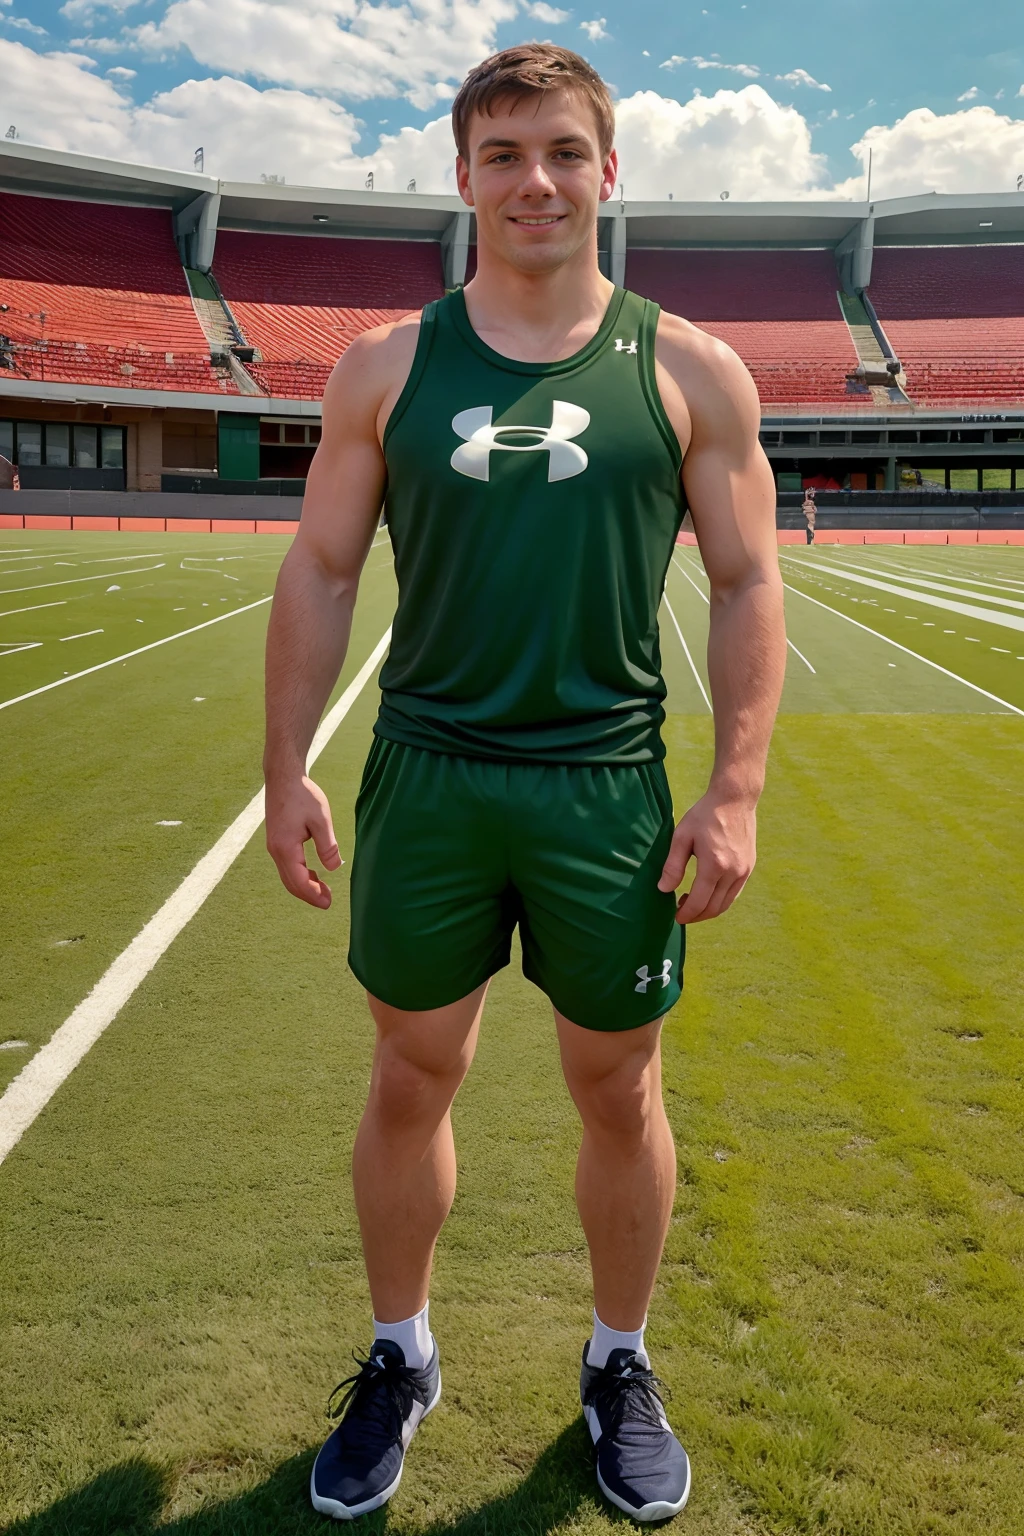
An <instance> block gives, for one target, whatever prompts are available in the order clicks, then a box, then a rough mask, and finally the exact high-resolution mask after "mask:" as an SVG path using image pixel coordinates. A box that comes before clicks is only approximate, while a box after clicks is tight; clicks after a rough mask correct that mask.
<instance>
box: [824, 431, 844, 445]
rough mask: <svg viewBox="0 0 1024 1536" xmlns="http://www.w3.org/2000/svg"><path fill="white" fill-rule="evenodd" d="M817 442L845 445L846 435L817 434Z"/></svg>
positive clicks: (839, 433) (842, 433)
mask: <svg viewBox="0 0 1024 1536" xmlns="http://www.w3.org/2000/svg"><path fill="white" fill-rule="evenodd" d="M818 442H819V443H845V442H846V433H845V432H819V433H818Z"/></svg>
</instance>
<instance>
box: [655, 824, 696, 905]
mask: <svg viewBox="0 0 1024 1536" xmlns="http://www.w3.org/2000/svg"><path fill="white" fill-rule="evenodd" d="M692 856H693V837H692V835H691V834H690V833H689V832H684V831H683V830H682V828H681V826H680V827H676V830H675V832H674V833H673V835H672V846H671V848H670V849H669V851H668V858H667V859H666V860H665V864H664V868H663V869H662V871H661V878H660V879H659V881H658V890H659V891H674V890H676V889H677V887H678V886H679V885H681V884H682V879H683V876H684V875H685V873H686V866H687V864H689V862H690V859H691V858H692Z"/></svg>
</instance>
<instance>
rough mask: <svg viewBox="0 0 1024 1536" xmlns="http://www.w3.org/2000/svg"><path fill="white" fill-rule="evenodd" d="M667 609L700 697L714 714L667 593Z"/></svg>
mask: <svg viewBox="0 0 1024 1536" xmlns="http://www.w3.org/2000/svg"><path fill="white" fill-rule="evenodd" d="M665 607H666V608H667V609H668V616H669V618H670V619H671V620H672V623H673V624H674V625H675V627H676V634H677V635H678V636H679V644H680V645H681V646H682V648H683V652H684V654H685V656H686V659H687V661H688V662H689V663H690V671H691V672H692V673H693V675H694V677H695V678H696V680H697V687H698V688H699V689H700V696H701V698H702V699H703V700H704V703H705V704H706V705H707V707H708V709H709V710H710V712H711V713H712V714H714V710H713V709H711V700H710V699H709V698H708V696H707V692H706V690H705V688H704V684H703V683H702V682H701V680H700V673H699V672H698V671H697V668H696V667H695V666H694V664H693V657H692V656H691V655H690V647H689V646H688V645H687V643H686V641H685V640H684V639H683V632H682V630H681V629H680V628H679V620H678V619H677V618H676V616H675V614H674V613H673V612H672V604H671V603H670V602H669V600H668V593H667V592H666V593H665Z"/></svg>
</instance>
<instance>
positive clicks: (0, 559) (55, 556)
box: [0, 549, 75, 565]
mask: <svg viewBox="0 0 1024 1536" xmlns="http://www.w3.org/2000/svg"><path fill="white" fill-rule="evenodd" d="M74 553H75V551H74V550H73V549H55V550H54V551H53V553H52V554H49V553H48V552H47V551H46V550H45V549H25V550H22V552H21V554H20V555H9V554H7V553H6V551H5V552H3V553H0V565H13V564H14V562H15V561H16V560H61V559H63V557H64V556H65V555H73V554H74Z"/></svg>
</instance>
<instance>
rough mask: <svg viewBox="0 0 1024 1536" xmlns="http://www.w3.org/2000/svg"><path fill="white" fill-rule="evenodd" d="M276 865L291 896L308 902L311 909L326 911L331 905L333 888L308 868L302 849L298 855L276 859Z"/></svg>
mask: <svg viewBox="0 0 1024 1536" xmlns="http://www.w3.org/2000/svg"><path fill="white" fill-rule="evenodd" d="M275 863H276V864H277V872H278V874H279V875H280V876H281V881H282V884H283V885H284V887H285V889H286V890H287V891H289V892H290V893H291V895H293V896H297V897H298V898H299V900H300V901H305V902H308V903H309V905H310V906H311V907H320V908H322V909H323V910H324V911H326V909H327V908H328V907H329V906H330V904H331V888H330V886H329V885H327V884H326V883H325V882H324V881H323V880H321V879H320V876H319V875H318V874H317V873H316V872H315V871H314V870H312V869H310V868H309V867H308V866H307V864H306V861H305V859H304V858H303V857H302V850H301V849H300V850H299V852H298V854H297V855H292V856H290V857H288V858H282V859H276V860H275Z"/></svg>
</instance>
